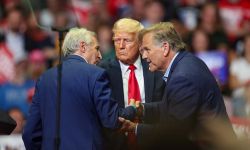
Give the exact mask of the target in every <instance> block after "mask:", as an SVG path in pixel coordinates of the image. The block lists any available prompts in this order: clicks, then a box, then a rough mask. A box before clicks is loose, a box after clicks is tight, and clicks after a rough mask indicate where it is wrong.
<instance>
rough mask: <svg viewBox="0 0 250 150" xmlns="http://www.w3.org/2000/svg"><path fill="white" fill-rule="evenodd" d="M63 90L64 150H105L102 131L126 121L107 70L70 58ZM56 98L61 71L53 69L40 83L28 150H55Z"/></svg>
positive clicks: (28, 127)
mask: <svg viewBox="0 0 250 150" xmlns="http://www.w3.org/2000/svg"><path fill="white" fill-rule="evenodd" d="M61 87H62V90H61V91H62V93H61V94H62V95H61V120H60V127H61V129H60V135H61V136H60V138H61V142H60V149H61V150H73V149H75V150H77V149H82V150H88V149H91V150H92V149H93V150H100V149H103V135H102V127H103V126H104V127H106V128H111V129H115V128H117V127H119V121H118V115H122V116H125V117H126V115H124V114H123V113H124V111H123V110H120V109H118V104H117V103H116V102H115V101H112V100H111V90H110V88H109V81H108V80H107V74H106V73H105V70H103V69H101V68H99V67H96V66H94V65H90V64H87V63H86V62H85V61H84V59H83V58H81V57H80V56H77V55H70V56H68V57H67V58H66V60H65V61H64V62H63V65H62V86H61ZM56 98H57V68H52V69H50V70H48V71H46V72H45V73H44V74H43V75H42V76H41V77H40V78H39V80H38V81H37V85H36V90H35V95H34V97H33V101H32V105H31V108H30V114H29V116H28V120H27V124H26V126H25V129H24V133H23V141H24V144H25V146H26V149H27V150H34V149H44V150H52V149H53V148H54V145H53V144H54V137H55V133H56V125H55V123H56V116H55V115H56V109H55V108H56Z"/></svg>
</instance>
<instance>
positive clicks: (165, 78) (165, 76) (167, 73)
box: [162, 52, 179, 82]
mask: <svg viewBox="0 0 250 150" xmlns="http://www.w3.org/2000/svg"><path fill="white" fill-rule="evenodd" d="M178 54H179V52H177V53H176V54H175V55H174V58H173V59H172V60H171V62H170V64H169V66H168V68H167V70H166V72H165V74H164V76H163V77H162V79H163V80H164V81H165V82H167V80H168V76H169V72H170V69H171V67H172V64H173V62H174V60H175V58H176V57H177V55H178Z"/></svg>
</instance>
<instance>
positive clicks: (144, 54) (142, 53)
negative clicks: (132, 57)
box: [141, 51, 148, 59]
mask: <svg viewBox="0 0 250 150" xmlns="http://www.w3.org/2000/svg"><path fill="white" fill-rule="evenodd" d="M141 55H142V58H143V59H147V58H148V56H147V53H146V52H145V51H141Z"/></svg>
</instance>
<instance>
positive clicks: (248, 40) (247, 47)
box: [244, 35, 250, 63]
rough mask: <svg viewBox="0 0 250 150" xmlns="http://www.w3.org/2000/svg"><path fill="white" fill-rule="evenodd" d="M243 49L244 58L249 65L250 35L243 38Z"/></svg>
mask: <svg viewBox="0 0 250 150" xmlns="http://www.w3.org/2000/svg"><path fill="white" fill-rule="evenodd" d="M244 47H245V57H246V59H247V60H248V62H249V63H250V35H248V36H246V37H245V41H244Z"/></svg>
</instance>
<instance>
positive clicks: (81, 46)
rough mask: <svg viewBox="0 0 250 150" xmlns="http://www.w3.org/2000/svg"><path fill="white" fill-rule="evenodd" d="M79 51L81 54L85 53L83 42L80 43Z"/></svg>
mask: <svg viewBox="0 0 250 150" xmlns="http://www.w3.org/2000/svg"><path fill="white" fill-rule="evenodd" d="M79 49H80V51H81V52H82V53H85V52H86V43H85V42H83V41H81V42H80V48H79Z"/></svg>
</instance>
